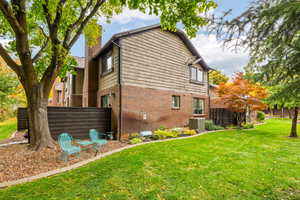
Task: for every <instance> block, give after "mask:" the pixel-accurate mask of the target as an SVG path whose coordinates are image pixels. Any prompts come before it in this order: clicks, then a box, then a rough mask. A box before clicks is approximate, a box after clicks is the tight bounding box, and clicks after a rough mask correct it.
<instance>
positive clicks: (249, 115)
mask: <svg viewBox="0 0 300 200" xmlns="http://www.w3.org/2000/svg"><path fill="white" fill-rule="evenodd" d="M246 122H247V123H251V110H250V107H249V106H247V107H246Z"/></svg>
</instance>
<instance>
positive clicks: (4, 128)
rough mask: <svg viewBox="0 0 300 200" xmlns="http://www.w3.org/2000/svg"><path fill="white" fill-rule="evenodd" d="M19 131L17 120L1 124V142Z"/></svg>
mask: <svg viewBox="0 0 300 200" xmlns="http://www.w3.org/2000/svg"><path fill="white" fill-rule="evenodd" d="M16 129H17V122H16V119H15V118H13V119H9V120H6V121H4V122H0V140H4V139H7V138H9V136H10V135H11V134H12V133H13V132H14V131H15V130H16Z"/></svg>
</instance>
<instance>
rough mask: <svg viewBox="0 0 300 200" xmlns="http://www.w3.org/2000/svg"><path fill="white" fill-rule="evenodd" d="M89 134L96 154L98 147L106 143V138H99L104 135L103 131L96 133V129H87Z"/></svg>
mask: <svg viewBox="0 0 300 200" xmlns="http://www.w3.org/2000/svg"><path fill="white" fill-rule="evenodd" d="M89 135H90V138H91V141H92V142H93V144H94V145H95V146H94V148H95V150H96V155H97V153H98V151H99V148H100V147H101V146H102V145H104V144H106V143H107V140H105V139H100V138H99V136H100V137H105V134H103V133H98V131H97V130H96V129H90V131H89Z"/></svg>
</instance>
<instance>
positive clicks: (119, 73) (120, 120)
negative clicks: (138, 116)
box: [117, 39, 122, 140]
mask: <svg viewBox="0 0 300 200" xmlns="http://www.w3.org/2000/svg"><path fill="white" fill-rule="evenodd" d="M118 43H119V45H117V46H118V47H119V72H118V83H119V117H118V140H121V133H122V84H121V83H122V77H121V74H122V73H121V60H122V59H121V50H122V49H121V39H119V42H118Z"/></svg>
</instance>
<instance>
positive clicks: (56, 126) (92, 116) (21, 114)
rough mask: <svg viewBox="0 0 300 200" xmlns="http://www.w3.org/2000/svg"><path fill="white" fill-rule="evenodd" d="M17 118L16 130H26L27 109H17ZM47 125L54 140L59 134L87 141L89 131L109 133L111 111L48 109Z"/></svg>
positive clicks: (70, 108)
mask: <svg viewBox="0 0 300 200" xmlns="http://www.w3.org/2000/svg"><path fill="white" fill-rule="evenodd" d="M17 116H18V125H17V126H18V130H24V129H28V120H27V109H26V108H19V109H18V115H17ZM48 123H49V129H50V133H51V135H52V137H53V138H54V139H57V137H58V135H59V134H61V133H69V134H70V135H72V136H73V137H74V138H76V139H77V138H78V139H87V138H88V137H89V136H88V132H89V129H92V128H94V129H96V130H98V131H99V132H108V131H111V109H110V108H77V107H76V108H75V107H48ZM29 131H30V130H29Z"/></svg>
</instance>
